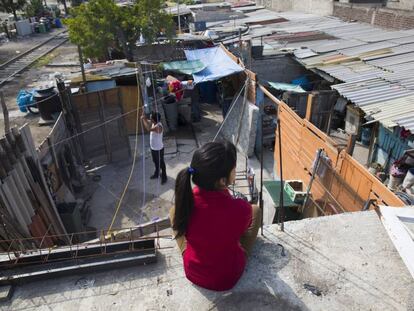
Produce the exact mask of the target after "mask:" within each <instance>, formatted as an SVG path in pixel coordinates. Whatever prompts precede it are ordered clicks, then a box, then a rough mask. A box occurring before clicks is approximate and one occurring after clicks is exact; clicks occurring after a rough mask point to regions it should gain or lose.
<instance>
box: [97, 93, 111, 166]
mask: <svg viewBox="0 0 414 311" xmlns="http://www.w3.org/2000/svg"><path fill="white" fill-rule="evenodd" d="M102 93H103V94H102ZM105 94H106V92H105V91H104V92H98V102H99V118H100V120H101V126H102V133H103V137H104V140H105V150H106V155H107V157H108V162H109V163H110V162H112V148H111V141H110V139H109V134H108V127H107V124H106V117H105V106H107V105H108V104H107V100H106V96H105Z"/></svg>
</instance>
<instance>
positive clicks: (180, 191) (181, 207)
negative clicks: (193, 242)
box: [172, 168, 194, 238]
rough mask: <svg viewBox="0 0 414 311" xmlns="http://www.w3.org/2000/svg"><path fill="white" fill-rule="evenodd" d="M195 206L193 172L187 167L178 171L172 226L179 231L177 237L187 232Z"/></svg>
mask: <svg viewBox="0 0 414 311" xmlns="http://www.w3.org/2000/svg"><path fill="white" fill-rule="evenodd" d="M193 207H194V198H193V190H192V188H191V174H190V173H189V171H188V169H187V168H185V169H183V170H181V171H180V172H179V173H178V175H177V179H176V181H175V215H174V221H173V226H172V228H173V230H174V231H176V232H177V235H176V238H178V237H180V236H183V235H184V234H185V231H186V229H187V226H188V222H189V220H190V216H191V212H192V211H193Z"/></svg>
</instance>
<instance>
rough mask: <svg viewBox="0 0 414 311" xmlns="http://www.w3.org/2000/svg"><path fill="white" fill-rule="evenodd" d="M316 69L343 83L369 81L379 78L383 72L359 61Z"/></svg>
mask: <svg viewBox="0 0 414 311" xmlns="http://www.w3.org/2000/svg"><path fill="white" fill-rule="evenodd" d="M317 68H318V69H319V70H322V71H324V72H326V73H327V74H329V75H331V76H332V77H334V78H336V79H338V80H341V81H344V82H354V81H361V80H362V81H363V80H370V79H374V78H377V77H380V76H381V75H382V74H383V72H384V71H383V70H381V69H379V68H376V67H374V66H372V65H368V64H366V63H364V62H361V61H356V62H350V63H345V64H339V65H331V66H320V67H317Z"/></svg>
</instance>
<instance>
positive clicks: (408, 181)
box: [402, 168, 414, 189]
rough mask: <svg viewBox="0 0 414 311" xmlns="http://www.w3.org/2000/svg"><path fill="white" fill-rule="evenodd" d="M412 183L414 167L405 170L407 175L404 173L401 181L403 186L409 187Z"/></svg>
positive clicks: (413, 180)
mask: <svg viewBox="0 0 414 311" xmlns="http://www.w3.org/2000/svg"><path fill="white" fill-rule="evenodd" d="M413 185H414V168H410V169H409V170H408V172H407V175H405V178H404V181H403V184H402V186H403V188H404V189H407V188H411V186H413Z"/></svg>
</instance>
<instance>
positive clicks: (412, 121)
mask: <svg viewBox="0 0 414 311" xmlns="http://www.w3.org/2000/svg"><path fill="white" fill-rule="evenodd" d="M413 102H414V101H413V99H411V101H410V103H409V104H410V105H413ZM410 114H411V115H410V116H408V117H407V116H405V117H393V118H392V121H393V122H394V123H395V124H397V125H399V126H402V127H404V128H405V129H406V130H409V131H411V133H414V112H413V111H411V113H410Z"/></svg>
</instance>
